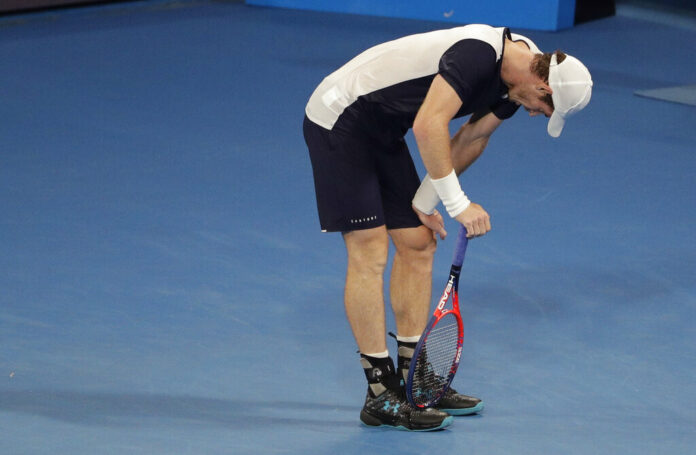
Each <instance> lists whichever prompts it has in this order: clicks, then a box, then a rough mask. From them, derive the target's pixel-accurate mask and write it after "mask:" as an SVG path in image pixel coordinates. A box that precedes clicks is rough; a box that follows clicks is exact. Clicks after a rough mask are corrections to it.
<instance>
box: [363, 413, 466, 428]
mask: <svg viewBox="0 0 696 455" xmlns="http://www.w3.org/2000/svg"><path fill="white" fill-rule="evenodd" d="M453 421H454V417H452V416H449V417H445V420H443V421H442V423H441V424H440V426H438V427H435V428H426V429H422V430H421V429H418V430H411V429H408V428H406V427H405V426H403V425H399V426H397V427H394V426H391V425H377V426H373V425H367V424H366V423H365V422H362V421H361V422H360V424H361V425H362V426H364V427H368V428H383V429H389V430H399V431H436V430H442V429H443V428H445V427H448V426H450V425H452V422H453Z"/></svg>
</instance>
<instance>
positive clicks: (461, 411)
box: [438, 401, 483, 416]
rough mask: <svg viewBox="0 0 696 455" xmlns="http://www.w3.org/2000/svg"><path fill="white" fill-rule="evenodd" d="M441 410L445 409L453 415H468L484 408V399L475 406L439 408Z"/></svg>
mask: <svg viewBox="0 0 696 455" xmlns="http://www.w3.org/2000/svg"><path fill="white" fill-rule="evenodd" d="M438 409H440V411H444V412H446V413H447V414H449V415H453V416H467V415H470V414H476V413H477V412H479V411H481V410H483V401H481V402H479V403H478V404H477V405H476V406H474V407H473V408H461V409H444V408H438Z"/></svg>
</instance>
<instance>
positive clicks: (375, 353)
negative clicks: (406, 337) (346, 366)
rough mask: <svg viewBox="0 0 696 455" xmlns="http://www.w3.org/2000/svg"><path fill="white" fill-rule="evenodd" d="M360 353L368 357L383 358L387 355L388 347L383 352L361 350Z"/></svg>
mask: <svg viewBox="0 0 696 455" xmlns="http://www.w3.org/2000/svg"><path fill="white" fill-rule="evenodd" d="M361 354H362V355H366V356H368V357H375V358H377V359H385V358H387V357H389V349H387V350H386V351H384V352H372V353H368V352H361Z"/></svg>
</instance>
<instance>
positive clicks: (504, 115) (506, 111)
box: [491, 100, 520, 120]
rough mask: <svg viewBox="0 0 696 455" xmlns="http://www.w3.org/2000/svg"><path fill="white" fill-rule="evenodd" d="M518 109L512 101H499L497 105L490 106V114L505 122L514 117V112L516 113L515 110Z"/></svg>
mask: <svg viewBox="0 0 696 455" xmlns="http://www.w3.org/2000/svg"><path fill="white" fill-rule="evenodd" d="M519 108H520V106H519V105H517V104H515V103H513V102H512V101H509V100H500V102H499V103H497V104H496V105H494V106H491V112H493V113H494V114H495V116H496V117H498V118H499V119H500V120H505V119H508V118H510V117H512V116H513V115H515V112H517V109H519Z"/></svg>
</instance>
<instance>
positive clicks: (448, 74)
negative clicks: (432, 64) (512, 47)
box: [438, 39, 498, 105]
mask: <svg viewBox="0 0 696 455" xmlns="http://www.w3.org/2000/svg"><path fill="white" fill-rule="evenodd" d="M496 57H497V55H496V53H495V50H494V49H493V47H492V46H491V45H490V44H488V43H486V42H484V41H481V40H477V39H465V40H461V41H457V42H456V43H454V45H452V47H450V48H449V49H447V51H445V53H444V54H443V55H442V57H441V58H440V65H439V71H438V74H439V75H440V76H442V77H443V78H444V79H445V80H446V81H447V83H448V84H449V85H450V86H451V87H452V88H453V89H454V91H455V92H457V95H459V99H460V100H461V101H462V104H464V105H466V104H469V103H470V102H471V98H473V97H476V96H477V95H478V94H479V93H480V91H481V90H483V88H485V87H486V85H487V84H488V82H489V81H490V80H491V79H492V78H494V77H496V70H497V67H498V64H497V60H496Z"/></svg>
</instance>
